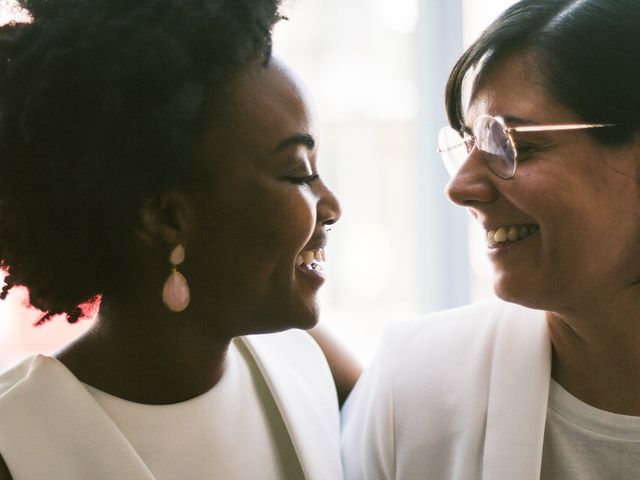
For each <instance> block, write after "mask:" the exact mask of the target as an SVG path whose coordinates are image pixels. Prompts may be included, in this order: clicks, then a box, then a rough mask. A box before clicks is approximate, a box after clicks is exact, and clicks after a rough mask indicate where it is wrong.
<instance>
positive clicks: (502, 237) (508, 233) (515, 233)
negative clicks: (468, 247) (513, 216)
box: [487, 225, 539, 247]
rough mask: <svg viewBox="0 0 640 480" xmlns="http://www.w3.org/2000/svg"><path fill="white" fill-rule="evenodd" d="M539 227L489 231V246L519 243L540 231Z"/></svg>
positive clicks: (525, 226) (506, 227)
mask: <svg viewBox="0 0 640 480" xmlns="http://www.w3.org/2000/svg"><path fill="white" fill-rule="evenodd" d="M538 228H539V227H538V225H520V226H517V225H511V226H508V225H506V226H503V227H499V228H498V229H497V230H489V231H488V232H487V244H488V245H489V246H490V247H494V246H496V245H497V244H498V243H506V242H507V241H509V242H517V241H518V240H522V239H523V238H525V237H528V236H529V235H531V234H532V233H534V232H535V231H537V230H538Z"/></svg>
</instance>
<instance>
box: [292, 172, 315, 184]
mask: <svg viewBox="0 0 640 480" xmlns="http://www.w3.org/2000/svg"><path fill="white" fill-rule="evenodd" d="M319 177H320V175H317V174H313V175H306V176H304V177H291V178H290V179H289V180H290V181H291V182H293V183H295V184H296V185H310V184H311V183H313V182H314V181H315V180H317V179H318V178H319Z"/></svg>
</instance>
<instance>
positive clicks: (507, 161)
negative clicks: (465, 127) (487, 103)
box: [438, 115, 516, 178]
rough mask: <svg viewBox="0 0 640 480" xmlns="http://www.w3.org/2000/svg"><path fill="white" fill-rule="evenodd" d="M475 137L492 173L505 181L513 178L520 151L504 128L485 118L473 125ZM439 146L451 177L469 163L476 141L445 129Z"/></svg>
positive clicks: (440, 134)
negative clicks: (468, 159) (465, 163)
mask: <svg viewBox="0 0 640 480" xmlns="http://www.w3.org/2000/svg"><path fill="white" fill-rule="evenodd" d="M473 137H474V139H475V143H476V145H477V146H478V149H479V150H480V151H481V152H482V154H483V155H482V156H483V158H484V160H485V161H486V162H487V166H488V167H489V168H490V169H491V171H492V172H493V173H495V174H496V175H498V176H499V177H502V178H510V177H512V176H513V174H514V170H515V159H516V152H515V148H514V146H513V144H512V143H511V139H510V138H509V136H508V135H507V133H506V131H505V127H504V125H502V123H500V122H499V121H498V120H497V119H496V118H494V117H491V116H488V115H483V116H481V117H478V119H477V120H476V122H475V124H474V126H473ZM438 145H439V150H440V154H441V155H442V159H443V161H444V164H445V167H446V169H447V171H448V172H449V175H451V176H454V175H455V174H456V173H457V172H458V170H460V167H462V165H463V164H464V162H465V161H466V159H467V157H468V155H469V152H470V151H471V148H472V147H473V139H468V140H465V138H463V137H462V135H460V133H459V132H457V131H456V130H454V129H453V128H451V127H445V128H443V129H442V130H440V133H439V135H438Z"/></svg>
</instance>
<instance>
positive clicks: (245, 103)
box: [228, 59, 311, 141]
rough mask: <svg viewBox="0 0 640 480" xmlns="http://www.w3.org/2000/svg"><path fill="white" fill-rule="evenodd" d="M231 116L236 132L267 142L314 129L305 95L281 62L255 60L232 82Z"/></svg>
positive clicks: (230, 96) (230, 97)
mask: <svg viewBox="0 0 640 480" xmlns="http://www.w3.org/2000/svg"><path fill="white" fill-rule="evenodd" d="M230 87H231V88H230V92H229V94H230V95H229V99H228V100H229V107H230V108H229V116H230V120H231V122H232V123H233V124H234V129H235V130H236V131H242V132H243V133H244V134H245V135H248V136H249V137H250V138H254V140H256V141H257V140H259V139H260V138H262V139H263V140H265V141H269V140H273V137H282V136H287V135H290V134H291V132H297V133H298V132H308V131H309V130H310V129H311V112H310V109H309V106H308V102H307V99H306V95H305V93H304V91H303V89H302V87H301V85H300V83H299V82H298V80H297V79H296V78H295V77H294V75H293V73H291V72H290V71H289V70H288V69H287V68H286V67H285V66H284V65H283V64H282V63H281V62H279V61H278V60H277V59H272V60H271V61H270V62H269V63H268V64H267V65H263V64H262V63H261V62H254V63H252V64H251V65H250V66H249V67H248V68H247V69H245V70H244V71H243V72H241V73H240V74H239V75H237V76H236V77H235V78H234V80H233V81H232V83H231V85H230Z"/></svg>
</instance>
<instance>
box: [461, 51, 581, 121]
mask: <svg viewBox="0 0 640 480" xmlns="http://www.w3.org/2000/svg"><path fill="white" fill-rule="evenodd" d="M474 81H475V79H474V78H473V77H470V78H465V83H467V82H469V83H471V82H474ZM544 83H545V82H544V79H543V77H542V74H541V73H540V70H539V68H538V66H537V64H536V61H535V60H534V59H533V58H531V57H530V56H529V55H512V56H507V57H505V58H503V59H500V60H497V61H496V62H495V63H493V64H491V65H490V66H487V70H486V71H485V72H483V73H482V75H481V77H480V78H479V79H478V81H477V83H476V84H475V86H474V87H473V91H472V93H471V95H470V98H469V102H468V105H467V108H466V109H465V111H464V120H465V124H466V125H467V126H470V125H471V124H473V121H474V120H475V119H476V118H477V117H478V116H480V115H483V114H489V115H494V116H496V115H499V116H502V117H504V118H505V119H506V120H507V124H510V123H511V124H514V125H515V124H518V123H529V124H531V123H533V124H535V123H538V124H554V123H569V122H575V121H577V120H578V118H577V115H575V114H574V113H573V112H571V111H570V110H569V109H567V108H566V107H564V106H563V105H562V104H560V103H559V102H557V101H556V100H555V99H554V98H552V97H551V96H550V95H549V94H548V93H547V90H546V88H545V85H544ZM509 119H513V120H512V121H511V122H509Z"/></svg>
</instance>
